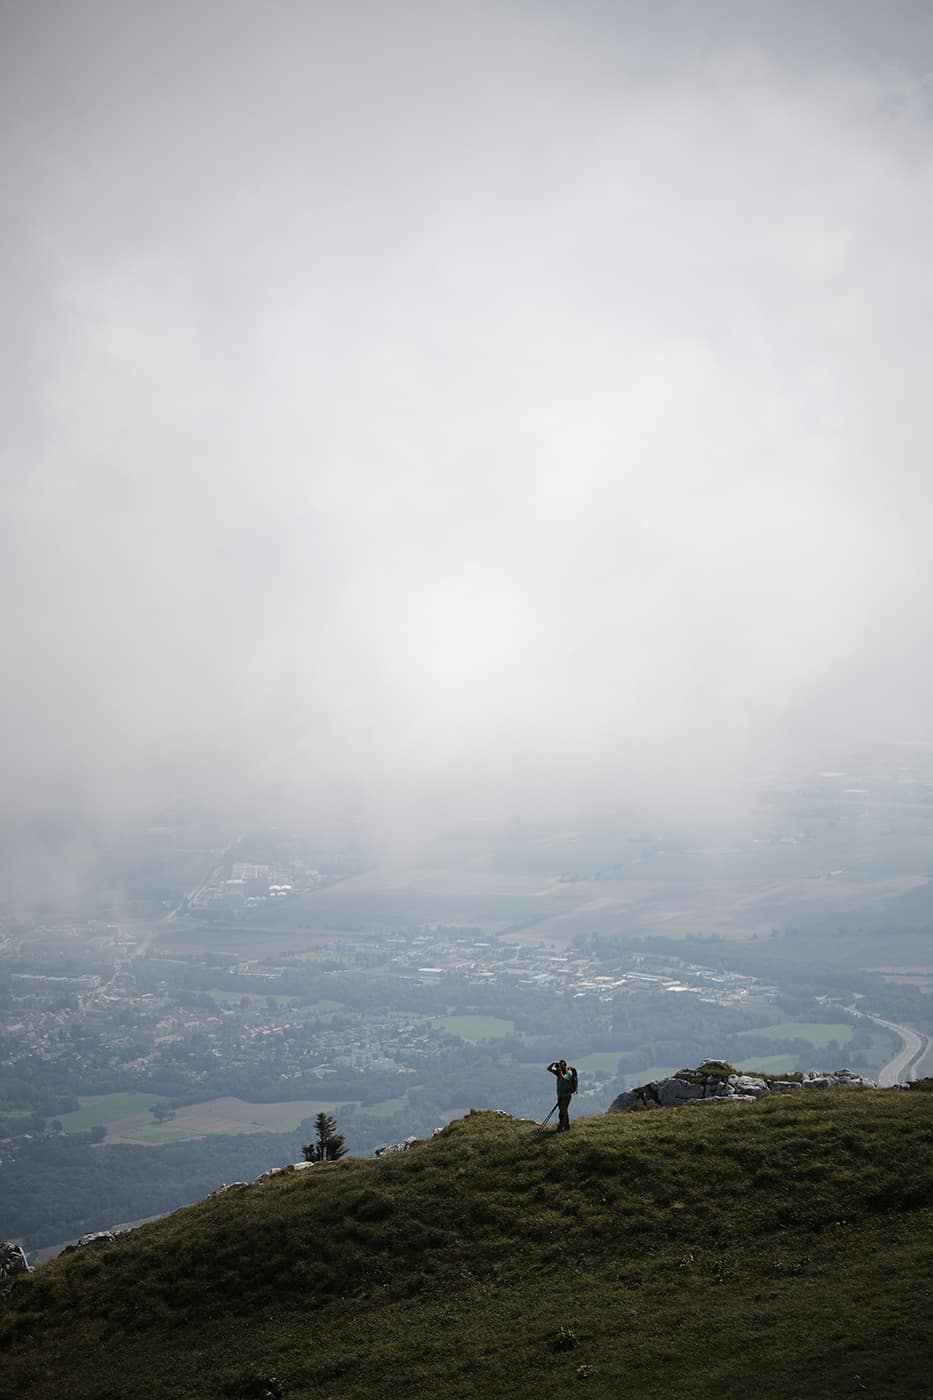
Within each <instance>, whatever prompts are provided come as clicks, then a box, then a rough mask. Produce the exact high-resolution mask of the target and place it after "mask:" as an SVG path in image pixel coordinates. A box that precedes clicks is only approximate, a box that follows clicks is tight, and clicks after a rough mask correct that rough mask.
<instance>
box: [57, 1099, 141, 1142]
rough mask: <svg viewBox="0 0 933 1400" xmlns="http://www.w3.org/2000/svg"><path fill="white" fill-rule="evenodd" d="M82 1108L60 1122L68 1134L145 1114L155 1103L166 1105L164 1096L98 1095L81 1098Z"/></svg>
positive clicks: (66, 1114)
mask: <svg viewBox="0 0 933 1400" xmlns="http://www.w3.org/2000/svg"><path fill="white" fill-rule="evenodd" d="M78 1102H79V1103H80V1104H81V1107H80V1108H76V1109H75V1111H74V1112H73V1113H63V1114H61V1116H60V1120H59V1121H60V1122H61V1125H62V1127H63V1128H64V1130H65V1132H66V1133H84V1132H87V1130H88V1128H94V1127H98V1126H104V1127H106V1125H107V1124H108V1123H114V1122H116V1120H117V1119H119V1118H129V1117H130V1116H131V1114H134V1113H145V1112H146V1111H147V1109H149V1108H151V1107H152V1105H153V1104H154V1103H164V1102H165V1095H164V1094H98V1095H92V1096H90V1097H86V1098H85V1097H83V1096H82V1097H81V1098H80V1099H79V1100H78Z"/></svg>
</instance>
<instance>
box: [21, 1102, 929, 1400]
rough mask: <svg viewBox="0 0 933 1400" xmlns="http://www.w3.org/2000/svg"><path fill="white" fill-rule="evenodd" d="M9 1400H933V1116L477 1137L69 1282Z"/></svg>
mask: <svg viewBox="0 0 933 1400" xmlns="http://www.w3.org/2000/svg"><path fill="white" fill-rule="evenodd" d="M0 1318H2V1321H0V1345H2V1348H3V1351H4V1359H3V1363H2V1370H0V1393H2V1394H3V1395H4V1396H10V1397H14V1396H15V1397H20V1396H22V1397H26V1396H28V1397H30V1400H43V1397H49V1400H51V1397H56V1400H58V1397H60V1396H61V1395H63V1394H66V1395H68V1396H69V1397H70V1400H84V1397H87V1398H88V1400H91V1397H93V1400H130V1397H132V1398H133V1400H149V1398H150V1397H151V1400H156V1397H158V1398H159V1400H164V1397H173V1398H174V1397H179V1400H181V1397H191V1400H211V1397H237V1398H238V1400H251V1397H273V1400H293V1397H308V1398H309V1400H311V1397H322V1396H326V1397H333V1398H334V1400H338V1398H339V1397H367V1400H368V1397H373V1400H380V1397H386V1400H388V1397H392V1400H400V1397H407V1396H412V1397H414V1396H416V1395H417V1396H429V1397H430V1396H441V1395H443V1396H445V1397H477V1398H478V1397H509V1400H515V1398H516V1397H524V1396H528V1397H532V1396H533V1397H551V1396H557V1395H558V1394H560V1395H564V1394H566V1392H567V1388H568V1387H571V1389H572V1388H573V1387H575V1386H577V1385H580V1386H583V1388H584V1389H583V1392H582V1393H584V1394H589V1395H591V1396H607V1397H608V1396H613V1397H616V1396H631V1397H637V1400H651V1398H652V1397H664V1400H671V1397H710V1400H712V1397H716V1398H717V1400H729V1397H734V1400H748V1397H749V1396H751V1395H754V1396H755V1397H756V1400H767V1398H768V1397H774V1400H778V1398H779V1397H780V1400H787V1398H788V1397H805V1398H806V1400H810V1397H812V1398H813V1400H817V1398H818V1397H824V1396H825V1397H829V1396H834V1397H835V1396H844V1395H859V1394H862V1393H867V1394H870V1395H871V1396H874V1397H890V1400H895V1397H896V1400H902V1397H917V1398H918V1400H921V1397H929V1396H931V1394H933V1380H931V1377H933V1095H931V1094H926V1093H913V1092H911V1093H894V1092H890V1091H889V1092H882V1091H866V1092H857V1091H844V1090H843V1091H829V1092H825V1093H819V1092H813V1093H809V1094H806V1095H804V1094H800V1095H799V1096H798V1095H785V1096H781V1097H774V1098H769V1099H765V1100H761V1101H759V1102H757V1103H755V1104H741V1105H715V1104H709V1105H697V1106H695V1107H686V1108H682V1109H678V1110H675V1111H655V1112H650V1113H642V1114H632V1115H608V1116H604V1117H599V1118H592V1119H584V1120H578V1121H577V1122H576V1123H575V1124H574V1126H573V1129H572V1131H571V1132H570V1133H568V1134H565V1135H561V1136H557V1135H555V1134H554V1133H553V1132H551V1131H550V1130H548V1131H545V1132H542V1131H540V1130H539V1129H538V1128H537V1126H536V1125H534V1124H529V1123H526V1122H523V1121H519V1120H515V1119H511V1118H508V1117H505V1116H500V1115H498V1114H495V1113H488V1112H483V1113H472V1114H470V1115H469V1116H468V1117H466V1118H464V1119H461V1120H459V1121H457V1122H454V1123H451V1124H450V1125H449V1126H448V1127H447V1128H445V1129H444V1131H443V1132H442V1133H441V1134H439V1135H438V1136H437V1137H436V1138H434V1139H432V1140H430V1141H427V1142H424V1143H421V1144H418V1145H416V1146H415V1147H414V1148H412V1150H410V1151H409V1152H407V1153H403V1154H398V1155H395V1156H390V1157H385V1158H381V1159H378V1160H366V1161H356V1160H345V1161H342V1162H339V1163H335V1164H333V1165H325V1166H316V1167H313V1168H311V1169H310V1170H307V1171H304V1172H285V1173H283V1174H281V1175H278V1176H275V1177H273V1178H271V1179H270V1180H268V1181H266V1182H262V1183H259V1184H257V1185H254V1186H251V1187H248V1188H245V1189H240V1190H235V1191H227V1192H224V1193H222V1194H220V1195H217V1196H214V1197H212V1198H209V1199H208V1200H206V1201H203V1202H201V1203H200V1204H199V1205H196V1206H192V1207H190V1208H188V1209H186V1210H181V1211H178V1212H177V1213H176V1214H174V1215H172V1216H170V1217H168V1218H167V1219H165V1220H161V1221H158V1222H156V1223H154V1224H152V1225H148V1226H144V1227H142V1228H141V1229H139V1230H136V1231H133V1232H132V1233H131V1234H129V1235H126V1236H125V1237H123V1238H121V1239H119V1240H117V1241H116V1242H114V1243H112V1244H109V1245H101V1246H96V1247H91V1248H88V1249H85V1250H82V1251H79V1252H77V1253H75V1254H72V1255H69V1256H66V1257H63V1258H60V1259H57V1260H55V1261H53V1262H52V1263H50V1264H47V1265H45V1266H43V1267H42V1268H41V1269H39V1270H37V1271H36V1272H35V1273H34V1274H33V1275H31V1276H28V1277H24V1278H23V1279H21V1280H20V1281H18V1282H16V1283H15V1284H14V1286H13V1288H12V1290H11V1293H10V1296H9V1298H8V1299H7V1301H6V1303H5V1304H4V1305H2V1306H0Z"/></svg>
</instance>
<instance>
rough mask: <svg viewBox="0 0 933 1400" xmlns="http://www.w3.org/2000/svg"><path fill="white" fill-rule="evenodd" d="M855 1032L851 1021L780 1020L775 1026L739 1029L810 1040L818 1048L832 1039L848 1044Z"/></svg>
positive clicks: (778, 1038) (780, 1037)
mask: <svg viewBox="0 0 933 1400" xmlns="http://www.w3.org/2000/svg"><path fill="white" fill-rule="evenodd" d="M854 1033H855V1027H854V1026H853V1025H852V1024H851V1023H850V1022H849V1021H835V1022H833V1021H827V1022H823V1021H778V1022H777V1023H776V1024H775V1025H773V1026H761V1027H760V1028H759V1027H756V1028H755V1029H754V1030H751V1031H739V1035H764V1036H767V1037H768V1039H769V1040H808V1041H809V1042H810V1044H811V1045H812V1046H813V1047H814V1049H816V1050H821V1049H822V1048H823V1046H824V1045H828V1044H829V1042H830V1041H831V1040H835V1041H838V1043H839V1044H840V1045H848V1043H849V1041H850V1040H851V1039H852V1036H853V1035H854Z"/></svg>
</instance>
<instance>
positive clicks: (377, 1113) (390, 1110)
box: [362, 1094, 408, 1118]
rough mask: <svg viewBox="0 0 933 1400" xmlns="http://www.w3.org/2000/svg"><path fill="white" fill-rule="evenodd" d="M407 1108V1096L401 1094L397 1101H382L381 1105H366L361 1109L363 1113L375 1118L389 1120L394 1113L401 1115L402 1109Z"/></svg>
mask: <svg viewBox="0 0 933 1400" xmlns="http://www.w3.org/2000/svg"><path fill="white" fill-rule="evenodd" d="M407 1107H408V1095H407V1094H402V1095H401V1096H400V1097H399V1098H397V1099H383V1101H382V1103H375V1104H367V1105H365V1106H364V1107H363V1109H362V1112H363V1113H371V1114H372V1115H373V1116H374V1117H375V1118H391V1117H392V1115H393V1114H394V1113H401V1111H402V1109H403V1108H407Z"/></svg>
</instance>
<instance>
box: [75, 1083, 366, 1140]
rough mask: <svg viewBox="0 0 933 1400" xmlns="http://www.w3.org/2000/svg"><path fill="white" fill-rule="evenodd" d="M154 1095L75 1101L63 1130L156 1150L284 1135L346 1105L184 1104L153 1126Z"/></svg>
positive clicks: (321, 1102)
mask: <svg viewBox="0 0 933 1400" xmlns="http://www.w3.org/2000/svg"><path fill="white" fill-rule="evenodd" d="M164 1101H165V1100H164V1099H163V1098H160V1096H159V1095H158V1094H107V1095H106V1096H104V1097H101V1098H88V1099H82V1100H81V1107H80V1109H78V1110H77V1111H76V1112H75V1113H68V1114H65V1115H64V1116H63V1117H62V1120H61V1122H62V1127H64V1128H65V1131H66V1132H79V1131H86V1130H87V1129H88V1128H90V1127H93V1126H95V1125H96V1124H99V1125H102V1126H104V1127H106V1129H107V1142H108V1143H117V1142H128V1143H139V1144H143V1145H146V1146H161V1145H162V1144H164V1143H167V1142H183V1141H190V1140H191V1139H192V1138H201V1137H208V1136H210V1135H212V1134H214V1133H228V1134H229V1133H263V1132H265V1133H290V1132H294V1131H295V1129H296V1128H297V1127H298V1126H299V1124H301V1123H302V1122H303V1121H304V1120H305V1119H306V1118H313V1117H314V1115H315V1114H316V1113H320V1112H321V1111H322V1110H323V1112H325V1113H337V1112H339V1111H340V1109H341V1108H342V1107H343V1106H344V1104H345V1103H346V1100H342V1101H341V1102H339V1103H335V1102H333V1101H331V1100H324V1099H301V1100H297V1101H291V1102H287V1103H247V1102H246V1101H245V1100H244V1099H237V1098H223V1099H209V1100H207V1101H206V1102H205V1103H195V1104H186V1105H185V1106H184V1107H182V1108H178V1109H176V1110H175V1116H174V1117H173V1118H169V1119H167V1120H166V1121H165V1122H164V1123H157V1122H156V1121H155V1120H154V1119H153V1117H152V1114H151V1113H150V1112H149V1109H150V1108H151V1107H152V1105H153V1104H156V1103H164Z"/></svg>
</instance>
